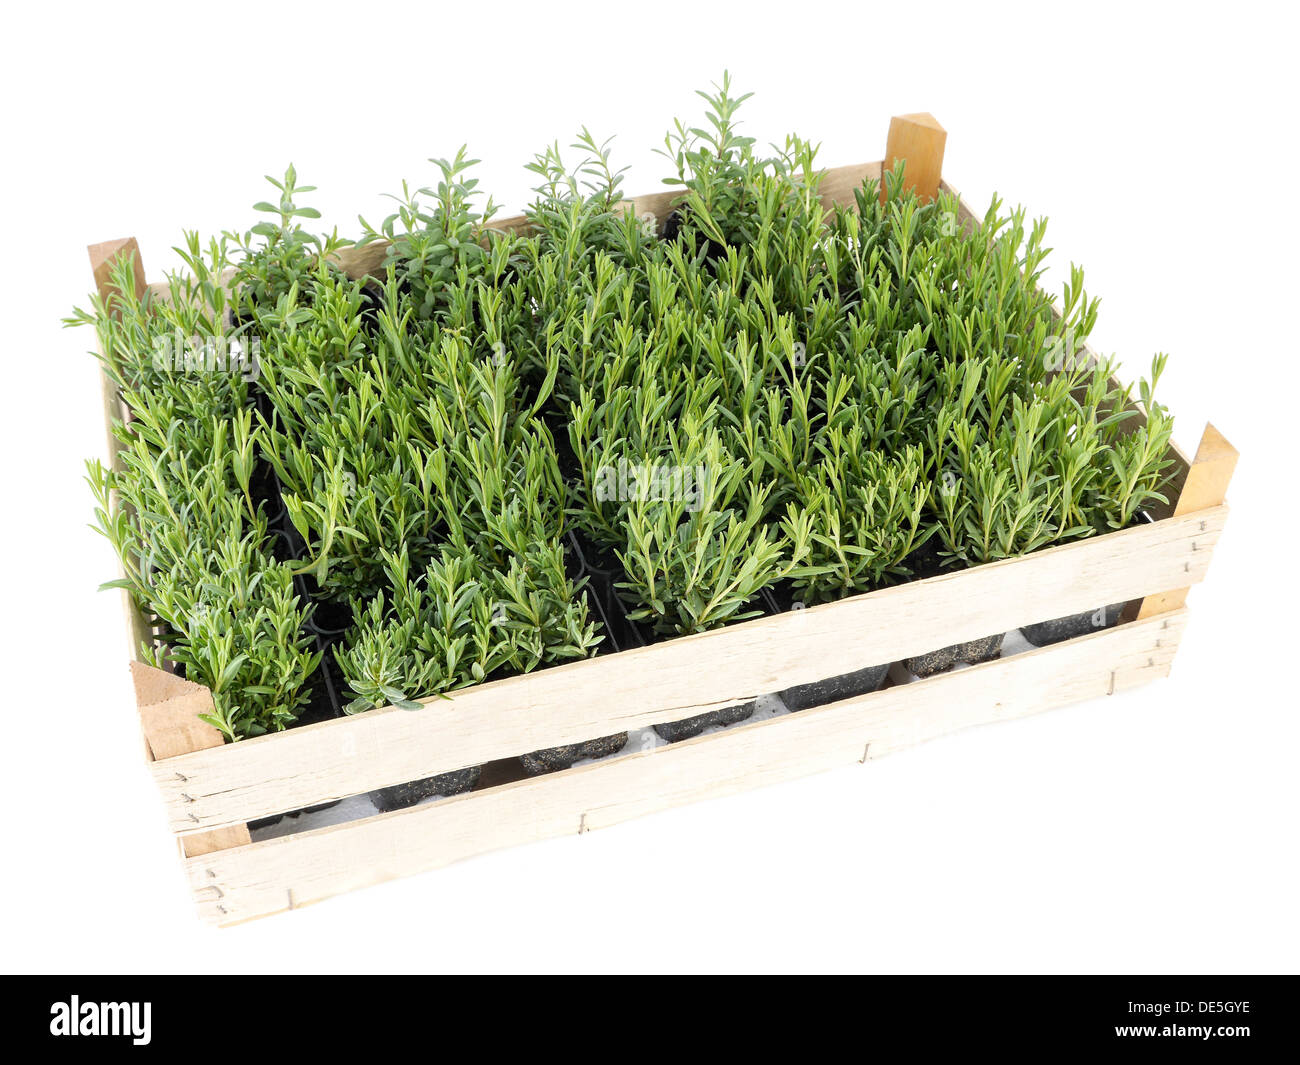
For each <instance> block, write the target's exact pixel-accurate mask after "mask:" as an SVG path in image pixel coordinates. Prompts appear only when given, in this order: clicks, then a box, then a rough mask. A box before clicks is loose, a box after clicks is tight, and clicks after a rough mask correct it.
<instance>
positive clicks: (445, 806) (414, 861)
mask: <svg viewBox="0 0 1300 1065" xmlns="http://www.w3.org/2000/svg"><path fill="white" fill-rule="evenodd" d="M1185 623H1186V612H1185V611H1177V612H1175V613H1172V614H1168V615H1165V616H1163V617H1160V618H1152V619H1148V620H1145V621H1141V622H1136V623H1134V624H1130V625H1124V626H1121V627H1119V628H1116V629H1110V630H1107V631H1105V632H1100V633H1094V634H1091V635H1088V636H1084V637H1082V638H1080V639H1077V640H1071V641H1069V642H1066V643H1061V644H1057V645H1055V646H1052V647H1045V648H1041V649H1039V650H1036V651H1031V652H1027V653H1025V654H1021V655H1017V656H1015V657H1013V658H1009V659H1003V660H1000V661H996V662H990V663H987V664H985V665H981V666H976V667H973V668H971V669H965V670H961V671H958V672H955V673H951V674H945V675H940V676H937V677H932V678H929V679H927V680H924V681H919V682H916V683H913V684H908V685H904V686H900V687H894V688H887V689H885V690H884V691H880V692H875V693H872V694H870V695H864V696H859V697H857V698H854V699H848V700H845V701H843V702H839V703H834V704H831V705H828V706H824V707H819V708H816V709H812V710H805V711H803V712H802V713H799V714H787V715H782V716H780V717H776V718H771V719H769V720H766V721H762V722H757V723H754V724H751V725H740V726H734V727H733V728H730V729H727V730H725V731H723V732H719V733H716V734H714V735H708V736H701V737H698V738H697V739H694V740H689V741H686V742H684V743H678V744H673V745H670V746H666V747H659V748H655V749H653V750H649V751H643V752H640V753H635V754H629V755H626V756H624V757H620V758H615V759H612V760H609V761H605V762H598V763H593V764H590V765H587V766H582V767H578V768H575V769H570V770H567V771H564V772H561V773H556V774H553V775H550V776H546V777H537V778H531V779H527V780H521V781H519V782H517V783H513V784H505V785H502V786H500V787H497V788H493V789H490V790H488V791H482V792H471V793H469V794H467V795H462V796H457V797H455V798H450V799H445V800H441V801H439V802H436V803H433V804H430V805H424V806H417V807H413V808H412V809H409V810H402V811H398V812H395V813H390V814H381V815H378V816H375V817H369V818H365V819H363V820H359V821H353V822H349V823H346V824H341V825H336V826H333V827H330V828H323V829H318V830H315V831H311V832H304V833H300V834H297V835H291V836H284V837H281V838H278V839H272V840H266V841H263V842H260V843H254V844H252V845H250V846H246V847H239V848H236V849H234V850H226V851H222V852H220V853H216V854H211V855H207V856H204V857H201V858H197V859H192V860H189V861H187V862H186V863H185V865H186V872H187V875H188V877H189V881H190V884H191V886H192V888H193V890H194V895H195V899H196V901H197V903H198V907H199V912H200V914H201V915H202V917H203V918H204V919H206V920H208V921H211V922H213V923H216V924H223V925H224V924H235V923H238V922H241V921H246V920H250V919H252V918H256V917H261V916H265V915H268V914H272V913H277V912H280V911H282V910H287V909H293V908H295V907H298V906H303V905H306V904H308V903H312V902H317V901H320V900H321V899H325V898H328V897H330V896H331V895H337V894H340V893H342V892H345V891H351V890H354V889H356V888H360V887H365V886H368V885H371V884H377V883H381V882H383V881H386V880H391V879H394V878H396V877H401V876H408V875H410V874H412V873H418V872H421V871H423V870H427V869H432V868H435V867H437V866H442V865H446V864H448V863H450V862H454V861H458V860H460V859H463V858H468V857H471V856H473V855H477V854H483V853H486V852H488V851H492V850H496V849H499V848H502V847H510V846H515V845H517V844H521V843H531V842H534V841H537V840H542V839H547V838H550V837H554V836H561V835H567V834H570V833H579V832H586V831H590V830H591V829H595V828H604V827H606V826H607V825H613V824H617V823H618V822H621V821H625V820H628V819H629V818H633V817H639V816H641V815H642V814H648V813H651V812H654V811H658V810H664V809H669V808H671V807H676V806H682V805H685V804H687V803H692V802H697V801H700V800H703V799H712V798H719V797H723V796H727V795H733V794H736V793H738V792H742V791H747V790H749V789H751V788H755V787H760V786H763V785H766V784H771V783H775V782H778V781H784V780H791V779H794V778H797V777H801V776H805V775H807V774H810V773H815V772H819V771H822V770H826V769H832V768H835V767H839V766H851V765H853V764H855V763H858V762H863V761H870V760H874V759H876V758H878V757H881V756H882V755H885V754H890V753H893V752H896V751H899V750H902V749H904V748H907V747H910V746H913V745H914V744H918V743H923V742H925V741H927V740H930V739H934V738H936V737H938V736H943V735H946V734H948V733H950V732H953V731H956V730H958V729H964V728H968V727H971V726H974V725H982V724H989V723H993V722H999V721H1007V720H1010V719H1012V718H1017V717H1023V716H1025V715H1028V714H1033V713H1037V712H1039V711H1042V710H1048V709H1051V708H1054V707H1058V706H1065V705H1068V704H1069V703H1073V702H1078V701H1079V700H1082V699H1091V698H1096V697H1100V696H1104V695H1108V694H1113V693H1115V692H1118V691H1123V690H1125V689H1128V688H1131V687H1134V686H1137V685H1140V684H1144V683H1146V682H1147V681H1150V680H1153V679H1155V678H1157V677H1163V676H1165V675H1167V674H1168V672H1169V668H1170V664H1171V662H1172V660H1173V656H1174V651H1175V649H1176V647H1177V645H1178V641H1179V637H1180V635H1181V633H1182V630H1183V627H1184V625H1185ZM864 816H866V815H864Z"/></svg>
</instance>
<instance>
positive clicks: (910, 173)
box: [880, 111, 948, 203]
mask: <svg viewBox="0 0 1300 1065" xmlns="http://www.w3.org/2000/svg"><path fill="white" fill-rule="evenodd" d="M947 143H948V131H947V130H945V129H944V128H943V126H941V125H940V124H939V120H938V119H937V118H935V117H934V115H932V114H930V113H929V112H928V111H917V112H914V113H912V114H907V115H895V116H894V117H893V118H891V119H890V120H889V136H888V138H887V139H886V141H885V162H884V166H883V169H882V172H881V175H880V196H881V199H882V200H883V199H884V198H885V197H886V195H887V192H888V190H887V188H886V186H887V183H888V180H889V177H888V176H889V172H890V171H891V170H893V168H894V166H895V164H897V163H898V162H899V160H902V162H903V164H904V170H903V188H904V189H908V190H911V191H915V192H916V194H917V195H918V196H919V197H920V198H921V199H922V200H923V201H925V202H927V203H928V202H930V201H931V200H933V199H934V198H935V197H936V196H938V195H939V183H940V181H941V180H942V178H943V152H944V147H945V146H946V145H947Z"/></svg>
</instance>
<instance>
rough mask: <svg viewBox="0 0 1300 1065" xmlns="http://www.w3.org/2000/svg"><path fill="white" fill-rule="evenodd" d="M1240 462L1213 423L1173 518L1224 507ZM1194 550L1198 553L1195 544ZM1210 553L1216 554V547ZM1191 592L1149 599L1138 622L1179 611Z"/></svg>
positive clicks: (1198, 450)
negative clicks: (1214, 550)
mask: <svg viewBox="0 0 1300 1065" xmlns="http://www.w3.org/2000/svg"><path fill="white" fill-rule="evenodd" d="M1237 458H1238V452H1237V449H1236V448H1235V447H1233V446H1232V445H1231V444H1230V443H1228V440H1227V438H1226V437H1225V436H1224V435H1223V434H1222V433H1221V432H1219V430H1218V429H1217V428H1215V426H1214V425H1213V423H1210V422H1207V423H1206V425H1205V430H1204V432H1202V433H1201V442H1200V444H1199V445H1198V447H1197V448H1196V457H1195V458H1193V459H1192V461H1191V463H1190V464H1189V465H1188V467H1187V477H1186V479H1185V480H1184V481H1183V484H1182V487H1181V490H1180V491H1179V493H1178V498H1177V500H1174V501H1173V516H1174V517H1184V516H1186V515H1189V514H1194V513H1196V512H1197V511H1200V510H1209V509H1210V508H1212V507H1221V506H1223V505H1224V503H1225V501H1226V499H1227V495H1228V485H1229V484H1230V483H1231V481H1232V474H1233V471H1234V470H1236V468H1237ZM1193 549H1196V545H1195V543H1193ZM1206 550H1212V546H1211V547H1209V548H1206ZM1190 590H1191V589H1190V587H1188V588H1175V589H1173V590H1172V591H1168V592H1159V593H1157V594H1155V595H1149V596H1147V597H1146V598H1145V599H1143V600H1142V605H1141V606H1140V607H1139V608H1138V610H1137V615H1136V618H1137V620H1139V621H1141V620H1143V619H1145V618H1149V617H1154V616H1155V615H1156V614H1165V613H1168V612H1169V611H1171V610H1177V609H1178V608H1179V607H1181V606H1183V605H1184V604H1185V603H1186V602H1187V593H1188V592H1189V591H1190Z"/></svg>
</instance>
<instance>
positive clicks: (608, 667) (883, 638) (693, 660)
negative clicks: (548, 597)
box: [153, 508, 1226, 832]
mask: <svg viewBox="0 0 1300 1065" xmlns="http://www.w3.org/2000/svg"><path fill="white" fill-rule="evenodd" d="M1225 519H1226V509H1219V508H1216V509H1214V510H1208V511H1202V512H1200V513H1199V514H1197V515H1195V516H1190V517H1182V518H1174V519H1169V520H1168V521H1163V522H1157V523H1155V524H1153V525H1147V526H1143V527H1139V528H1133V529H1126V530H1123V531H1121V532H1116V533H1111V534H1109V535H1107V536H1104V537H1099V538H1097V539H1093V540H1083V541H1080V542H1078V543H1074V544H1068V545H1064V546H1061V547H1056V548H1051V549H1048V550H1046V551H1041V552H1038V553H1035V554H1033V555H1028V556H1026V557H1024V558H1018V559H1010V560H1007V561H1005V562H997V563H994V564H992V565H986V566H978V567H975V568H972V569H968V570H964V571H960V572H957V573H951V574H944V575H942V576H939V577H933V578H931V579H929V580H926V581H917V582H913V583H910V584H903V585H899V586H897V587H893V588H885V589H881V590H879V591H876V592H872V593H869V594H866V595H860V596H854V597H852V598H849V599H843V600H840V601H838V602H833V603H826V604H824V605H821V606H816V607H811V608H809V609H806V610H801V611H795V612H792V613H789V614H783V615H776V616H772V617H765V618H758V619H755V620H753V621H749V622H744V623H742V624H739V625H734V626H730V627H728V628H725V629H720V630H715V631H713V632H707V633H701V634H699V635H696V636H688V637H682V638H678V639H675V640H669V641H666V642H664V643H660V644H655V645H653V646H650V647H646V648H639V649H636V650H631V651H624V652H622V653H620V654H617V655H608V656H603V657H601V658H596V659H591V660H587V661H583V662H576V663H572V664H569V665H563V666H556V667H553V668H550V669H546V670H543V671H541V672H538V673H532V674H527V675H523V676H517V677H510V678H507V679H505V680H501V681H496V682H493V683H490V684H484V685H479V686H478V687H475V688H470V689H466V690H465V691H463V692H460V693H457V694H455V695H453V697H452V698H451V699H444V700H439V699H435V700H428V701H427V704H428V705H426V707H425V708H424V709H423V710H421V711H416V712H412V711H405V710H395V709H393V708H391V707H386V708H384V709H381V710H372V711H369V712H367V713H365V714H360V715H357V716H355V717H351V718H344V719H339V720H335V721H328V722H323V723H321V724H317V725H309V726H305V727H300V728H296V729H292V730H290V731H289V732H286V733H283V734H279V735H274V736H264V737H259V738H257V739H253V740H243V741H241V742H240V743H237V744H233V745H228V746H226V747H224V748H220V749H214V750H209V751H200V752H197V753H195V754H189V755H182V756H181V757H179V758H175V759H168V760H165V761H163V762H158V763H155V765H154V767H153V768H154V775H155V778H156V779H157V782H158V785H159V787H160V788H161V790H162V792H163V796H164V799H165V801H166V803H167V807H168V817H169V821H170V824H171V827H172V828H173V830H175V831H177V832H186V831H190V830H193V829H196V828H212V827H219V826H221V825H225V824H230V823H234V822H240V821H246V820H252V819H254V818H257V817H262V816H266V815H270V814H274V813H282V812H285V811H288V810H294V809H298V808H300V807H305V806H310V805H313V804H315V803H319V802H325V801H328V800H331V799H337V798H342V797H344V796H347V795H354V794H358V793H360V792H364V791H369V790H371V789H374V788H378V787H384V786H387V785H391V784H397V783H402V782H404V781H408V780H412V779H416V778H419V777H425V776H430V775H432V774H434V773H437V772H443V771H447V770H452V769H458V768H461V767H464V766H468V765H477V764H480V763H482V762H488V761H492V760H494V759H497V758H506V757H511V756H514V755H519V754H523V753H526V752H528V751H531V750H536V749H539V748H543V747H552V746H558V745H560V744H565V743H575V742H578V741H580V740H584V739H590V738H591V737H593V736H604V735H608V734H609V733H611V732H619V731H622V730H624V729H627V728H636V727H642V726H645V725H650V724H653V723H656V722H661V721H668V720H674V719H678V718H682V717H688V716H691V715H693V714H695V713H699V712H702V710H703V709H706V708H710V707H716V706H718V705H726V704H727V703H734V702H736V701H739V700H740V699H742V698H749V697H753V696H756V695H760V694H763V693H765V692H772V691H779V690H781V689H783V688H786V687H789V686H791V685H794V684H802V683H805V682H808V681H813V680H817V679H819V678H822V677H826V676H829V675H834V674H838V673H843V672H847V671H848V670H851V669H855V668H860V667H863V666H868V665H874V664H879V663H882V662H893V661H897V660H899V659H902V658H906V657H908V656H911V655H916V654H921V653H923V652H925V651H930V650H933V649H935V648H937V647H942V646H946V645H948V644H952V643H957V642H959V641H962V640H970V639H976V638H979V637H981V636H987V635H989V634H991V633H999V632H1006V631H1008V630H1009V629H1012V628H1015V627H1017V626H1020V625H1025V624H1029V623H1032V622H1039V621H1046V620H1049V619H1051V618H1054V617H1059V616H1061V615H1063V614H1072V613H1077V612H1080V611H1084V610H1092V609H1095V608H1096V607H1097V606H1099V605H1101V604H1104V603H1113V602H1122V601H1126V600H1131V599H1137V598H1140V597H1141V596H1143V595H1147V594H1150V593H1152V592H1157V591H1165V590H1168V589H1171V588H1175V587H1181V586H1182V585H1184V584H1186V583H1187V582H1188V580H1189V579H1191V580H1193V581H1194V580H1199V579H1200V575H1201V574H1202V573H1204V570H1205V568H1206V566H1208V563H1209V559H1210V552H1209V551H1208V550H1207V548H1208V547H1209V546H1210V544H1211V543H1212V541H1213V537H1214V535H1215V533H1216V531H1217V530H1218V529H1220V528H1222V525H1223V522H1224V521H1225ZM1202 523H1204V524H1205V526H1206V527H1205V529H1202V527H1201V526H1202ZM1193 541H1195V542H1196V543H1197V545H1198V547H1197V549H1196V550H1193V548H1192V545H1193ZM178 772H179V773H180V774H182V775H183V776H184V777H185V778H186V779H185V784H184V787H183V788H182V787H181V785H180V783H179V782H178V780H177V778H176V773H178ZM182 792H184V793H185V794H184V796H182V794H181V793H182Z"/></svg>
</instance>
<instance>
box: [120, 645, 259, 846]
mask: <svg viewBox="0 0 1300 1065" xmlns="http://www.w3.org/2000/svg"><path fill="white" fill-rule="evenodd" d="M131 680H132V683H133V684H134V685H135V701H136V707H137V708H138V710H139V712H140V728H141V729H142V730H143V732H144V739H145V743H146V745H147V746H148V748H149V757H150V758H151V759H152V760H153V761H155V762H159V761H162V760H163V759H166V758H175V757H177V756H178V755H182V754H192V753H193V752H195V751H205V750H207V749H209V748H210V747H220V746H222V745H223V744H224V743H225V737H224V736H222V734H221V732H220V730H219V729H217V728H215V727H214V726H212V725H209V724H208V723H207V722H206V721H203V720H201V719H200V717H199V715H200V714H207V713H211V712H212V709H213V702H212V692H211V691H210V690H209V689H208V688H206V687H204V686H203V685H202V684H196V683H194V682H193V681H189V680H184V679H182V678H181V677H178V676H176V675H175V674H173V673H168V672H167V671H166V670H162V669H158V668H157V667H156V666H151V665H147V664H146V663H144V662H132V663H131ZM180 842H181V852H182V853H183V855H184V856H185V857H186V858H193V857H196V856H197V855H200V854H210V853H211V852H213V851H218V850H226V849H227V848H229V847H239V846H243V845H244V844H246V843H251V842H252V837H251V836H250V835H249V832H248V826H247V825H227V826H224V827H222V828H217V829H213V830H211V831H209V832H197V833H194V834H192V835H186V836H182V837H181V841H180Z"/></svg>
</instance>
